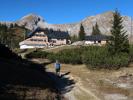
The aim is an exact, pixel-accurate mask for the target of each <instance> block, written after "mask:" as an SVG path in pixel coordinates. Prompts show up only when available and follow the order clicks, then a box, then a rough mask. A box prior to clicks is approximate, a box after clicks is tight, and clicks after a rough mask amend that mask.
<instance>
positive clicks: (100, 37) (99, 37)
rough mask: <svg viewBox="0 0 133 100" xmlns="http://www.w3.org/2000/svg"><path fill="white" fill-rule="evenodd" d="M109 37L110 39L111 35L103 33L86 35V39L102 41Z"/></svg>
mask: <svg viewBox="0 0 133 100" xmlns="http://www.w3.org/2000/svg"><path fill="white" fill-rule="evenodd" d="M108 39H109V36H107V35H102V34H99V35H90V36H86V37H85V40H88V41H101V40H108Z"/></svg>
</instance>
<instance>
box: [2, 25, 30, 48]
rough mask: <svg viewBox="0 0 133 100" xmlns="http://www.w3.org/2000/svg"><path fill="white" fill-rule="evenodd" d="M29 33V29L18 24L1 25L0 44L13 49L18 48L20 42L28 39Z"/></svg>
mask: <svg viewBox="0 0 133 100" xmlns="http://www.w3.org/2000/svg"><path fill="white" fill-rule="evenodd" d="M28 32H29V30H28V29H26V28H24V27H23V26H22V27H20V26H18V25H17V24H10V25H9V26H8V25H6V24H1V23H0V43H1V44H4V45H6V46H7V47H9V48H11V49H13V48H18V47H19V42H20V41H23V40H24V39H25V38H26V37H27V33H28Z"/></svg>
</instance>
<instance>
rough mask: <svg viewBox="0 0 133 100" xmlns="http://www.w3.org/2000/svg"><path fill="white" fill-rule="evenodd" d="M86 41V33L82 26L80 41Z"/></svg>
mask: <svg viewBox="0 0 133 100" xmlns="http://www.w3.org/2000/svg"><path fill="white" fill-rule="evenodd" d="M84 39H85V31H84V27H83V25H82V24H81V26H80V31H79V40H80V41H82V40H84Z"/></svg>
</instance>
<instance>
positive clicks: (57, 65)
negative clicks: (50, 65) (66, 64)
mask: <svg viewBox="0 0 133 100" xmlns="http://www.w3.org/2000/svg"><path fill="white" fill-rule="evenodd" d="M54 66H55V71H56V75H57V76H60V67H61V65H60V63H59V61H58V60H56V62H55V65H54Z"/></svg>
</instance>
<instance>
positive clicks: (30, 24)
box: [16, 14, 44, 30]
mask: <svg viewBox="0 0 133 100" xmlns="http://www.w3.org/2000/svg"><path fill="white" fill-rule="evenodd" d="M39 22H43V23H44V20H43V18H42V17H41V16H37V15H35V14H29V15H27V16H24V17H23V18H21V19H20V20H19V21H16V24H18V25H19V26H25V28H27V29H29V30H34V29H36V28H37V27H38V26H37V24H38V23H39Z"/></svg>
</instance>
